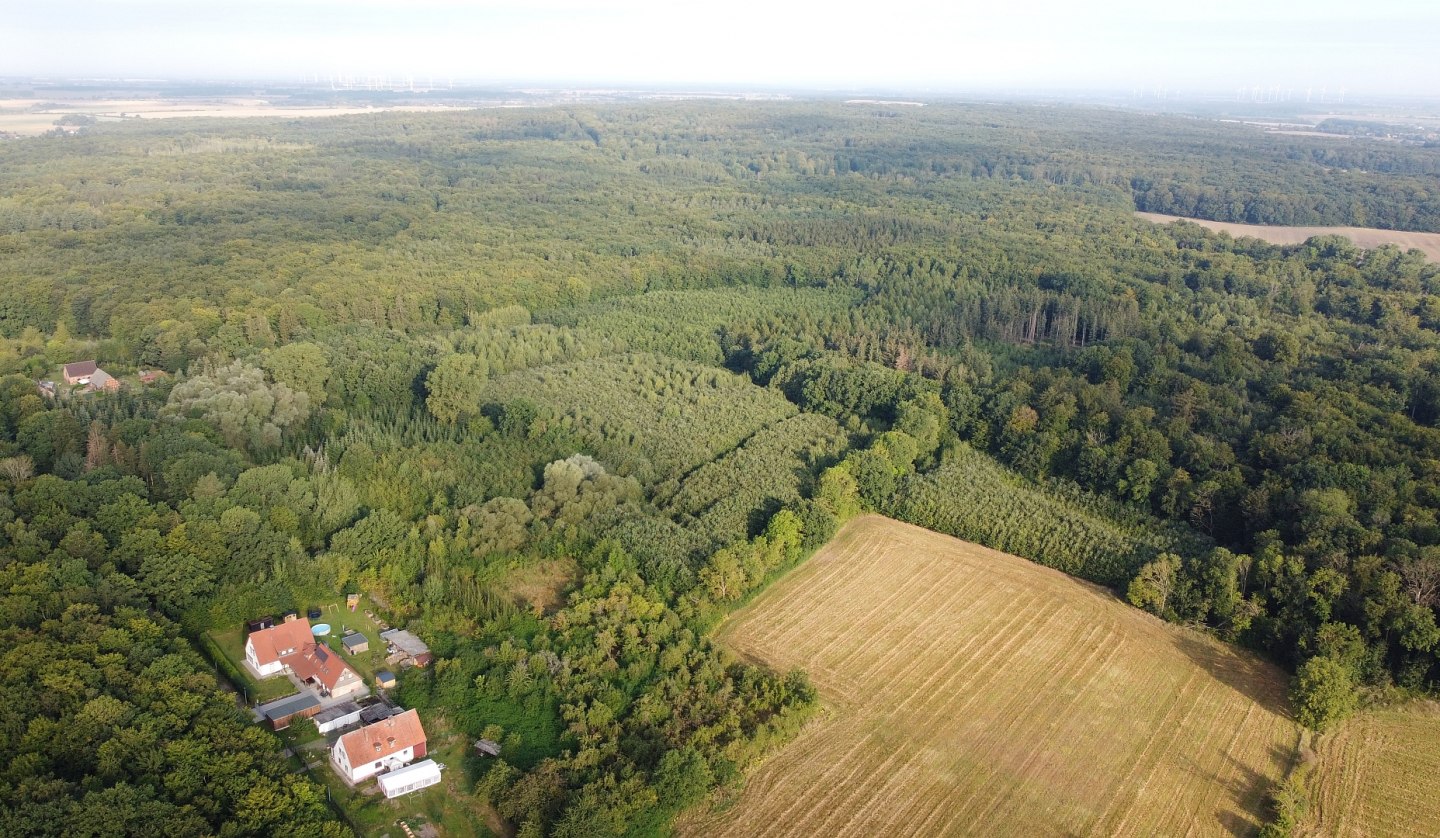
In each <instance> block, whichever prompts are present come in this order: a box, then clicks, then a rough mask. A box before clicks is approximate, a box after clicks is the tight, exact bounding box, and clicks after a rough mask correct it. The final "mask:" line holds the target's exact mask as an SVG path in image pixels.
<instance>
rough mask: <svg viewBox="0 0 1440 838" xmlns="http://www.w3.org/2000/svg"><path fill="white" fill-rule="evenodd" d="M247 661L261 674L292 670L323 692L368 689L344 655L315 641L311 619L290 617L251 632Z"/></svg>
mask: <svg viewBox="0 0 1440 838" xmlns="http://www.w3.org/2000/svg"><path fill="white" fill-rule="evenodd" d="M245 665H246V666H247V667H248V668H249V669H250V670H251V671H252V672H254V673H255V674H256V675H257V676H258V677H260V678H269V677H270V676H272V675H279V674H280V673H282V672H285V671H286V670H288V671H289V672H290V674H292V675H294V676H295V677H296V678H297V679H298V680H299V681H301V682H302V683H304V684H306V685H308V686H310V687H312V688H313V689H315V690H316V691H317V692H319V693H320V695H322V696H325V697H328V698H339V697H341V696H347V695H351V694H353V693H357V692H360V691H361V690H364V689H365V681H364V679H362V678H361V677H360V676H359V675H358V674H356V672H355V670H353V669H351V668H350V667H349V666H347V665H346V664H345V662H344V661H342V660H340V656H339V655H337V654H335V653H334V652H332V651H330V650H329V649H328V648H326V647H325V646H323V645H321V644H320V643H317V642H316V641H315V635H314V633H313V632H312V631H311V630H310V621H309V620H306V619H304V618H299V619H295V620H290V621H288V622H284V623H281V624H280V625H278V626H272V627H270V628H267V629H261V630H259V631H252V632H250V634H249V636H247V637H246V638H245Z"/></svg>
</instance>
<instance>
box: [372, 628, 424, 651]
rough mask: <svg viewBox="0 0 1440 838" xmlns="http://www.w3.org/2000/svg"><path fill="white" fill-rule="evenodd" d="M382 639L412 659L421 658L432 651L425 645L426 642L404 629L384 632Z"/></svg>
mask: <svg viewBox="0 0 1440 838" xmlns="http://www.w3.org/2000/svg"><path fill="white" fill-rule="evenodd" d="M380 637H381V638H383V639H384V640H385V641H386V642H387V643H390V644H392V645H394V646H395V648H397V649H399V650H400V651H402V652H404V653H405V654H407V655H410V656H411V657H419V656H420V655H423V654H425V653H427V652H429V651H430V647H429V646H426V645H425V641H423V640H421V639H420V638H418V637H416V636H415V635H413V634H411V633H410V632H408V631H405V630H404V629H390V630H389V631H382V632H380Z"/></svg>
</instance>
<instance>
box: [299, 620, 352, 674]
mask: <svg viewBox="0 0 1440 838" xmlns="http://www.w3.org/2000/svg"><path fill="white" fill-rule="evenodd" d="M296 622H299V620H296ZM281 659H282V660H283V661H284V662H285V665H286V666H288V667H290V671H291V672H294V673H295V677H297V678H299V679H300V680H301V681H308V680H311V679H314V680H316V681H319V682H320V683H321V684H324V685H325V689H327V690H334V689H335V685H336V684H339V683H340V679H341V678H344V677H345V673H347V672H351V671H352V670H351V669H350V667H348V666H346V665H345V662H344V661H342V660H340V658H338V657H336V655H335V653H334V652H332V651H330V650H329V649H327V648H325V647H324V646H321V645H319V644H317V643H314V642H311V643H310V644H308V645H306V646H304V647H303V648H302V649H301V650H300V651H299V652H296V653H295V654H293V655H285V656H284V657H282V658H281ZM356 677H357V678H358V677H359V676H358V675H357V676H356Z"/></svg>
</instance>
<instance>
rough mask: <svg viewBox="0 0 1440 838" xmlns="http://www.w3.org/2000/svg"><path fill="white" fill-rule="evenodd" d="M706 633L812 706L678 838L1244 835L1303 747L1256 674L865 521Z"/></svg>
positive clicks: (1013, 566)
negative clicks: (799, 683) (797, 689)
mask: <svg viewBox="0 0 1440 838" xmlns="http://www.w3.org/2000/svg"><path fill="white" fill-rule="evenodd" d="M719 638H720V640H721V642H722V643H724V644H725V645H726V646H728V647H730V648H731V649H733V650H735V651H736V652H738V653H739V654H741V655H743V656H744V657H746V658H749V659H752V660H755V661H757V662H761V663H764V664H766V665H768V666H771V667H774V668H776V669H779V670H782V671H783V670H788V669H790V668H793V667H802V668H804V669H805V670H806V671H807V672H809V673H810V676H811V678H812V679H813V680H814V683H815V685H816V687H817V688H818V689H819V691H820V694H821V696H822V698H823V700H824V702H825V704H826V705H827V708H828V712H827V713H826V714H825V715H824V716H822V717H821V719H820V720H819V721H817V722H814V723H812V724H811V725H810V726H809V727H807V728H806V729H805V730H804V731H803V732H802V733H801V735H800V736H799V737H798V738H797V739H796V740H795V741H794V742H793V743H791V744H790V745H788V746H787V747H785V748H784V749H783V750H781V751H779V752H778V753H776V754H775V755H774V756H772V757H771V758H770V759H769V760H768V761H767V762H766V763H764V764H763V765H762V766H760V767H759V768H758V769H756V770H755V771H754V772H753V773H752V774H751V775H750V776H749V777H748V778H747V780H746V784H745V786H744V788H743V790H742V791H740V792H739V793H738V798H737V799H735V800H734V801H727V803H728V804H729V805H726V804H724V803H722V804H720V805H719V806H717V808H716V810H715V811H713V812H709V813H704V814H692V815H691V816H690V817H688V818H686V819H684V820H683V821H682V823H681V824H680V826H681V830H682V832H683V833H684V834H689V835H712V834H713V835H735V836H739V835H747V836H749V835H775V836H778V835H797V836H799V835H856V836H860V835H943V834H986V835H1060V834H1063V835H1225V834H1239V835H1243V834H1250V833H1252V832H1253V831H1254V830H1255V829H1256V828H1257V827H1258V825H1259V824H1260V822H1261V812H1262V810H1263V808H1264V797H1265V794H1266V792H1267V790H1268V788H1269V787H1270V784H1271V783H1272V782H1273V781H1275V780H1277V779H1278V778H1280V777H1281V776H1282V775H1283V774H1284V773H1285V772H1286V771H1287V770H1288V769H1289V767H1290V766H1291V764H1292V760H1293V757H1294V755H1295V751H1296V745H1297V742H1298V737H1299V729H1298V728H1297V726H1296V725H1295V724H1294V723H1293V722H1292V721H1291V720H1290V718H1289V715H1288V711H1287V707H1286V698H1285V688H1286V681H1285V677H1284V674H1283V673H1282V672H1280V670H1278V669H1276V668H1274V667H1273V666H1271V665H1269V664H1266V663H1264V662H1262V661H1260V660H1258V659H1257V658H1255V657H1253V656H1250V655H1247V654H1244V653H1242V652H1240V651H1238V650H1235V649H1232V648H1229V647H1226V646H1224V645H1222V644H1220V643H1218V642H1215V641H1212V640H1211V639H1209V638H1207V637H1205V636H1203V635H1200V634H1198V633H1195V632H1192V631H1189V630H1185V629H1180V628H1176V627H1174V626H1170V625H1166V624H1164V623H1162V622H1161V621H1159V620H1157V619H1155V618H1153V617H1151V616H1149V615H1147V614H1145V613H1143V612H1141V611H1139V610H1137V609H1134V608H1131V607H1130V606H1128V605H1126V604H1124V603H1123V602H1121V601H1120V600H1119V599H1117V598H1116V597H1115V596H1113V595H1112V594H1111V593H1109V592H1108V591H1106V590H1104V589H1102V588H1098V587H1095V586H1093V585H1089V584H1086V583H1083V582H1080V581H1077V580H1075V579H1073V578H1071V577H1069V576H1066V575H1064V574H1062V573H1059V572H1057V571H1054V570H1050V569H1048V568H1044V567H1041V566H1039V565H1036V564H1032V563H1030V562H1028V561H1025V560H1024V559H1020V558H1017V557H1014V556H1010V555H1006V554H1004V553H999V552H996V551H994V550H990V549H987V548H984V547H981V546H978V545H975V544H970V543H968V542H964V541H959V540H956V539H953V538H950V537H948V536H943V535H939V534H937V533H933V532H930V531H928V530H924V529H920V528H918V527H914V526H911V525H908V524H903V523H900V522H897V521H893V520H890V519H887V518H882V517H879V516H873V515H870V516H864V517H862V518H859V519H857V520H855V521H852V522H851V523H850V524H848V525H847V526H845V527H844V528H843V529H842V530H841V531H840V533H839V535H837V536H836V538H835V539H834V540H833V541H832V542H831V543H830V544H829V545H827V546H826V547H824V548H823V549H822V550H821V551H820V552H819V553H817V554H816V555H815V557H814V558H812V559H811V560H810V561H808V562H807V563H806V564H805V565H803V566H802V567H801V568H800V569H798V570H797V571H795V572H794V573H792V574H790V575H789V576H788V577H786V578H785V579H782V580H781V581H780V582H779V583H778V584H776V585H775V586H774V587H773V588H771V589H770V590H768V591H766V592H765V593H764V594H762V595H761V596H760V597H759V598H757V599H756V601H755V602H754V603H752V604H751V605H749V606H748V607H746V608H745V609H743V610H742V611H740V612H739V613H738V614H736V615H735V616H734V617H733V618H732V619H731V620H730V621H729V622H727V623H726V624H725V625H724V626H722V628H721V630H720V632H719Z"/></svg>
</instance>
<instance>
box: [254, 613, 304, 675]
mask: <svg viewBox="0 0 1440 838" xmlns="http://www.w3.org/2000/svg"><path fill="white" fill-rule="evenodd" d="M250 643H251V644H253V645H254V646H255V660H256V661H257V662H259V664H260V665H261V666H265V665H266V664H271V663H275V662H276V661H278V660H280V658H282V657H284V656H285V655H293V654H295V653H296V652H299V651H300V650H301V649H304V648H305V647H306V646H307V645H312V644H314V643H315V635H313V634H311V633H310V621H309V620H306V619H303V618H302V619H299V620H292V621H290V622H288V623H281V624H280V625H278V626H275V627H273V628H268V629H262V630H261V631H255V632H251V633H250Z"/></svg>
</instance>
